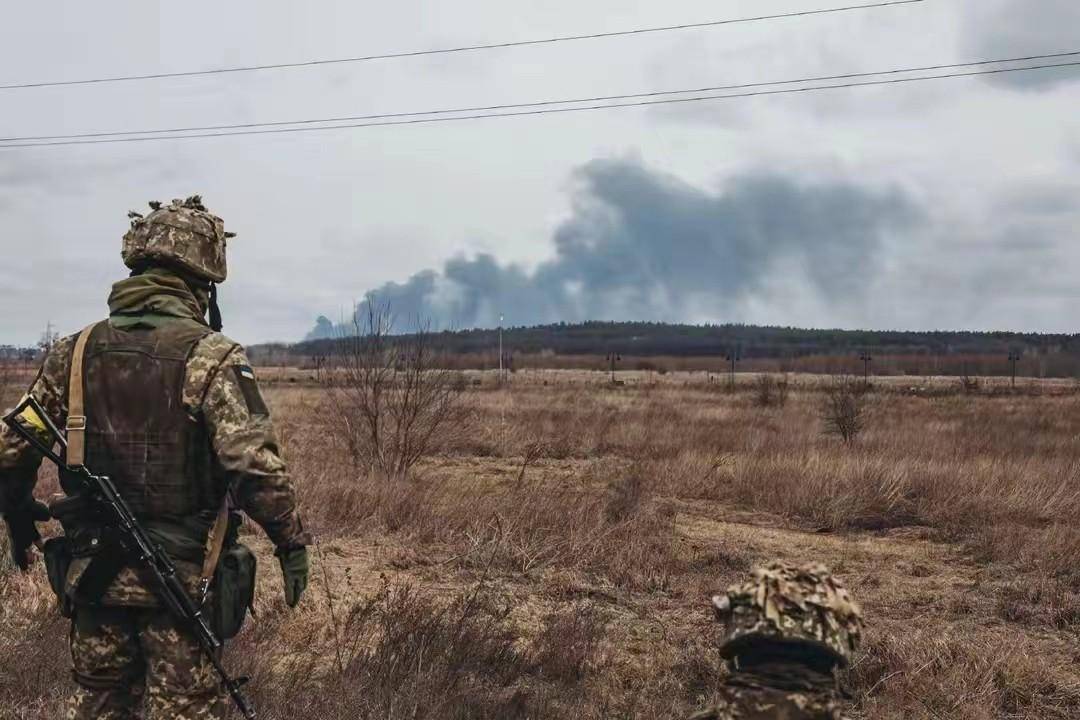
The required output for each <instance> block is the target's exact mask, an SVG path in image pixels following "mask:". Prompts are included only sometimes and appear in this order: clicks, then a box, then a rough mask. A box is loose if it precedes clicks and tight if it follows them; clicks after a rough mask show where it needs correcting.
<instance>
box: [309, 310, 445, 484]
mask: <svg viewBox="0 0 1080 720" xmlns="http://www.w3.org/2000/svg"><path fill="white" fill-rule="evenodd" d="M366 307H367V315H366V317H364V318H363V319H361V318H360V317H357V318H356V319H355V328H354V329H355V334H354V335H352V336H349V337H344V338H341V339H340V340H339V342H338V352H337V353H336V355H335V357H334V358H333V361H332V362H331V364H330V368H329V370H328V371H327V372H325V373H322V374H321V377H320V379H321V383H322V387H323V388H324V390H325V396H326V398H327V399H328V402H329V406H330V408H331V409H332V413H331V415H330V417H328V418H327V420H328V424H329V427H330V428H331V429H332V431H333V432H334V433H335V434H336V435H337V436H338V438H339V439H340V440H341V441H343V442H344V444H345V446H346V447H347V448H348V450H349V454H350V455H351V457H352V460H353V462H354V464H355V465H356V466H357V467H360V468H363V469H364V470H367V471H372V470H375V471H378V472H379V473H380V474H382V475H383V476H384V477H387V478H390V479H402V478H404V477H405V476H406V475H408V473H409V470H410V469H411V468H413V466H415V465H416V463H417V462H419V461H420V459H421V458H422V457H424V456H425V455H427V454H429V453H430V452H431V451H432V450H433V449H435V448H437V447H441V446H443V445H445V444H446V443H447V441H448V436H449V435H452V434H454V433H459V432H461V431H462V430H463V425H462V422H461V421H462V420H463V415H462V413H461V412H460V404H459V399H460V397H461V395H462V393H463V392H464V389H465V383H464V379H463V378H462V376H461V374H460V373H458V372H455V371H452V370H448V369H446V368H445V367H443V366H442V365H441V364H440V363H439V362H438V359H439V358H438V353H437V351H436V349H435V347H434V346H433V342H432V335H431V333H430V332H429V331H428V329H427V328H426V327H420V328H418V329H417V331H416V332H414V333H412V334H409V335H397V336H395V335H393V334H392V331H393V317H392V315H391V314H390V310H389V308H388V307H387V306H377V305H376V304H375V303H374V302H373V301H372V302H368V303H367V305H366Z"/></svg>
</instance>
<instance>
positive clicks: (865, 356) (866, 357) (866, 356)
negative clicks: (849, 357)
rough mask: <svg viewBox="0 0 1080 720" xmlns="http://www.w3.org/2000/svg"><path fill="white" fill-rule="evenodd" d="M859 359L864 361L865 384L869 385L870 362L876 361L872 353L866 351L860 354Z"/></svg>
mask: <svg viewBox="0 0 1080 720" xmlns="http://www.w3.org/2000/svg"><path fill="white" fill-rule="evenodd" d="M859 359H860V360H862V362H863V384H864V385H869V384H870V363H871V362H873V361H874V357H873V356H872V355H871V354H870V353H868V352H865V351H864V352H863V353H862V354H861V355H859Z"/></svg>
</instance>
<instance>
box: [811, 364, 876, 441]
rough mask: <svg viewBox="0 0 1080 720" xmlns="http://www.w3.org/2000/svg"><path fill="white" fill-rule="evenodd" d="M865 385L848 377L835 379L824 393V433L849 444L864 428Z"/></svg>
mask: <svg viewBox="0 0 1080 720" xmlns="http://www.w3.org/2000/svg"><path fill="white" fill-rule="evenodd" d="M866 390H867V388H866V386H865V384H864V383H863V382H862V381H860V380H856V379H855V378H852V377H849V376H841V377H837V378H835V379H834V380H833V381H832V384H831V385H830V386H829V387H828V389H827V390H826V391H825V397H824V399H823V401H822V406H821V419H822V420H823V421H824V423H825V432H826V433H828V434H830V435H839V436H840V437H841V438H843V440H844V442H851V441H852V440H854V439H855V438H856V437H858V435H859V433H860V432H862V430H863V428H864V427H865V426H866V414H867V413H866V410H867V393H866Z"/></svg>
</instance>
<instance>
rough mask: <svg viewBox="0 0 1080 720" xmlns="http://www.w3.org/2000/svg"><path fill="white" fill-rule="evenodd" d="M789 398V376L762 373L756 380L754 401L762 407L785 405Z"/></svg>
mask: <svg viewBox="0 0 1080 720" xmlns="http://www.w3.org/2000/svg"><path fill="white" fill-rule="evenodd" d="M787 399H788V377H787V375H782V376H780V377H774V376H773V375H770V374H768V373H761V374H760V375H758V376H757V379H756V380H754V402H755V403H756V404H757V405H758V406H760V407H773V406H778V407H783V406H784V405H785V404H786V403H787Z"/></svg>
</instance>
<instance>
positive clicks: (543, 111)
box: [0, 61, 1080, 150]
mask: <svg viewBox="0 0 1080 720" xmlns="http://www.w3.org/2000/svg"><path fill="white" fill-rule="evenodd" d="M1078 66H1080V61H1074V62H1065V63H1048V64H1044V65H1029V66H1025V67H1016V68H996V69H991V70H974V71H969V72H962V73H945V74H939V75H921V76H918V77H910V78H891V79H888V80H870V81H865V82H849V83H838V84H834V85H811V86H807V87H799V88H783V89H780V90H757V91H754V92H745V93H734V94H730V95H701V96H696V97H688V98H664V99H661V100H638V101H634V102H620V103H610V104H600V105H583V106H578V107H561V108H550V107H549V108H536V109H531V110H521V111H517V112H503V113H477V114H473V115H454V116H438V117H427V118H414V119H406V120H401V119H398V120H387V121H379V122H366V123H353V124H345V125H318V126H305V127H285V128H264V129H254V130H236V131H228V132H218V133H199V134H193V135H150V136H142V137H121V138H97V139H93V138H92V139H83V140H59V141H49V142H36V143H13V144H4V143H0V150H3V149H6V148H26V147H54V146H61V145H97V144H107V143H128V142H153V141H160V140H193V139H199V138H215V137H234V136H238V135H273V134H283V133H301V132H316V131H320V130H345V129H355V128H369V127H387V126H393V125H419V124H427V123H441V122H460V121H465V120H481V119H487V118H509V117H525V116H531V115H552V114H557V113H569V112H586V111H595V110H611V109H615V108H629V107H647V106H652V105H670V104H676V103H691V102H704V101H710V100H732V99H736V98H750V97H763V96H769V95H789V94H796V93H809V92H819V91H823V90H836V89H841V88H855V87H870V86H883V85H899V84H903V83H914V82H923V81H927V80H942V79H946V78H966V77H975V76H979V75H1000V74H1004V73H1014V72H1024V71H1033V70H1045V69H1049V68H1065V67H1078Z"/></svg>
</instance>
